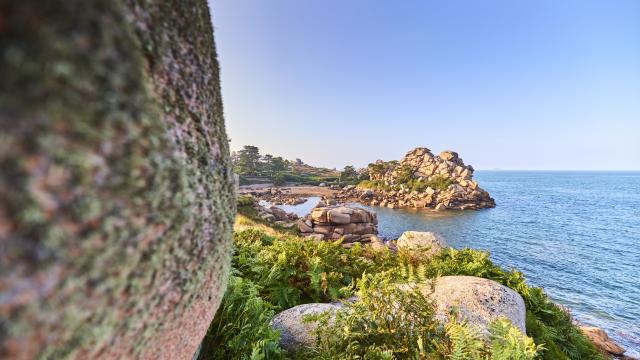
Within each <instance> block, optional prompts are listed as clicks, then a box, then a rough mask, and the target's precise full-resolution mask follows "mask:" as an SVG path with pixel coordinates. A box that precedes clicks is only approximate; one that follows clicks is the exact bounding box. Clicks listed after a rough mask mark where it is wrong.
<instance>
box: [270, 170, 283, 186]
mask: <svg viewBox="0 0 640 360" xmlns="http://www.w3.org/2000/svg"><path fill="white" fill-rule="evenodd" d="M272 181H273V185H275V186H281V185H284V174H283V173H277V174H275V175H274V176H273V178H272Z"/></svg>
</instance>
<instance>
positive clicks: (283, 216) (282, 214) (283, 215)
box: [269, 206, 289, 220]
mask: <svg viewBox="0 0 640 360" xmlns="http://www.w3.org/2000/svg"><path fill="white" fill-rule="evenodd" d="M269 210H271V213H272V214H273V216H275V217H276V218H277V219H278V220H289V217H288V216H287V212H286V211H284V210H282V209H280V208H279V207H276V206H272V207H270V208H269Z"/></svg>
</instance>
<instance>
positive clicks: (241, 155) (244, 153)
mask: <svg viewBox="0 0 640 360" xmlns="http://www.w3.org/2000/svg"><path fill="white" fill-rule="evenodd" d="M259 163H260V150H259V149H258V147H257V146H252V145H245V146H244V147H243V148H242V150H240V151H238V162H237V164H236V166H235V171H236V173H238V174H240V175H257V174H258V170H259V166H260V164H259Z"/></svg>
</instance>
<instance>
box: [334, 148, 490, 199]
mask: <svg viewBox="0 0 640 360" xmlns="http://www.w3.org/2000/svg"><path fill="white" fill-rule="evenodd" d="M369 177H370V179H371V180H370V181H369V182H368V187H370V188H365V187H362V186H359V187H347V188H345V189H344V190H343V192H342V193H341V194H340V195H339V196H338V198H339V199H340V200H341V201H349V200H352V201H353V200H355V201H359V202H361V203H364V204H368V205H374V206H382V207H389V208H401V207H408V208H431V209H435V210H444V209H455V210H465V209H480V208H488V207H494V206H495V201H494V200H493V199H492V198H491V196H489V193H488V192H486V191H485V190H483V189H481V188H480V187H479V185H478V183H477V182H476V181H474V180H473V167H471V166H470V165H465V164H464V162H463V161H462V159H461V158H460V157H459V156H458V154H457V153H456V152H453V151H443V152H441V153H440V154H439V155H436V156H434V155H433V154H432V153H431V151H430V150H429V149H427V148H416V149H413V150H411V151H409V152H408V153H407V154H406V155H405V156H404V158H402V159H401V160H400V161H399V162H383V161H381V160H378V161H377V162H376V163H375V164H370V165H369Z"/></svg>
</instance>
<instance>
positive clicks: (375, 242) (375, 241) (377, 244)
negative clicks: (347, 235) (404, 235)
mask: <svg viewBox="0 0 640 360" xmlns="http://www.w3.org/2000/svg"><path fill="white" fill-rule="evenodd" d="M369 241H370V242H371V248H372V249H373V250H376V251H381V250H384V249H387V247H386V246H385V244H384V242H383V241H382V240H380V238H379V237H377V236H375V235H374V236H372V237H371V238H369Z"/></svg>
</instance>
